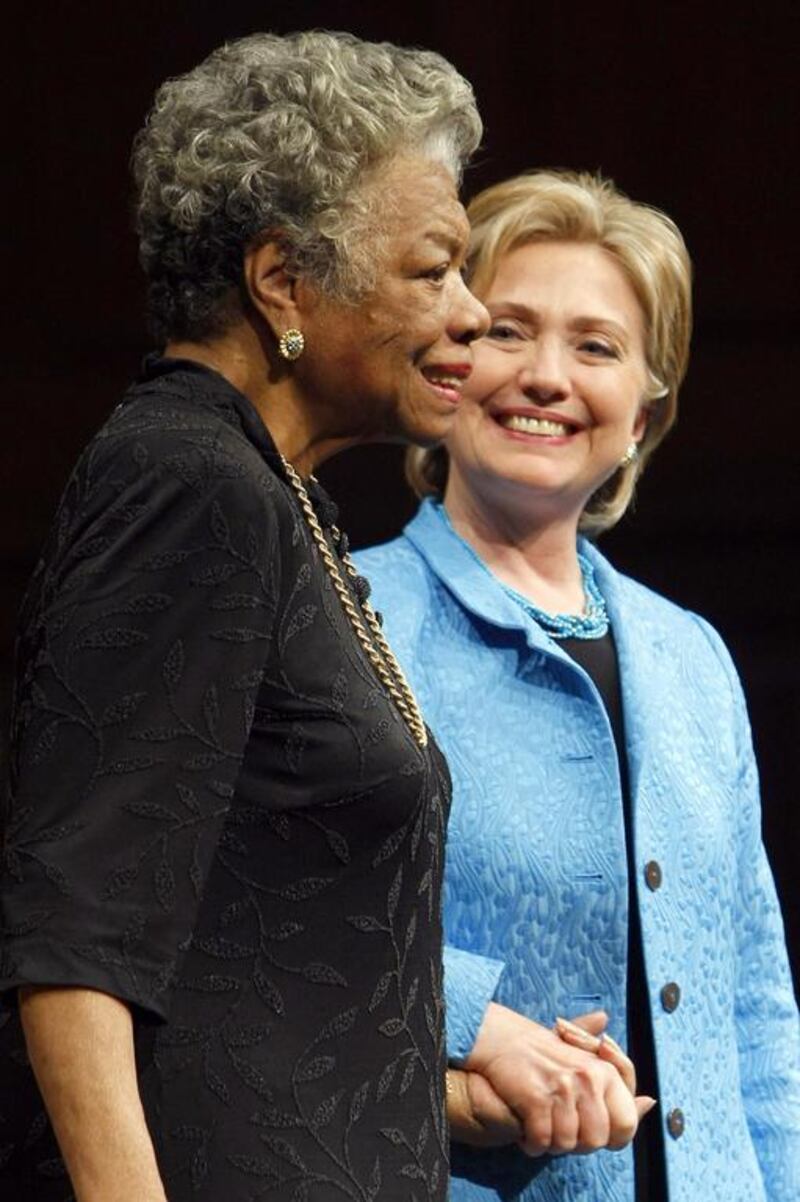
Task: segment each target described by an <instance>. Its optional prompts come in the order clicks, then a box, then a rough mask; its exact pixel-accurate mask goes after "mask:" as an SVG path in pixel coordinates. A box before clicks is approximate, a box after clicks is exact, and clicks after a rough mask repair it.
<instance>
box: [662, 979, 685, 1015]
mask: <svg viewBox="0 0 800 1202" xmlns="http://www.w3.org/2000/svg"><path fill="white" fill-rule="evenodd" d="M680 1000H681V987H680V985H676V984H675V982H674V981H669V982H668V984H666V985H664V987H663V988H662V990H661V1005H662V1006H663V1007H664V1009H665V1010H666V1012H667V1014H672V1011H673V1010H677V1009H678V1003H679V1002H680Z"/></svg>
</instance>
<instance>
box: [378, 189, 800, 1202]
mask: <svg viewBox="0 0 800 1202" xmlns="http://www.w3.org/2000/svg"><path fill="white" fill-rule="evenodd" d="M470 217H471V220H472V223H473V242H472V249H471V255H470V259H469V278H470V280H471V283H472V286H473V288H474V289H475V291H476V294H477V295H478V296H480V297H481V299H483V301H484V303H485V304H486V305H487V307H488V309H489V313H490V317H491V326H490V329H489V333H488V335H487V336H486V338H485V339H483V340H482V341H481V343H480V344H479V346H478V347H477V348H476V362H475V370H474V373H473V375H472V376H471V377H470V380H469V383H468V385H467V388H466V390H465V397H464V402H463V404H462V407H461V409H460V411H459V414H458V416H457V419H456V422H455V423H454V426H453V428H452V430H451V432H450V434H449V435H448V436H447V439H446V451H445V450H434V451H425V452H421V453H420V454H419V455H415V456H414V459H413V465H412V472H413V477H414V480H415V481H416V482H417V484H418V487H419V488H420V490H421V491H422V492H424V493H428V494H430V495H429V497H428V499H426V500H425V501H424V502H423V504H422V506H421V509H420V511H419V513H418V514H417V516H416V517H415V518H414V520H413V521H412V522H411V523H410V525H409V526H408V527H407V528H406V530H405V532H404V533H403V535H402V537H401V538H399V539H398V540H396V541H395V542H393V543H390V544H388V545H387V546H385V547H381V548H377V549H374V550H372V551H369V552H367V553H365V554H364V555H363V557H362V558H361V560H360V565H361V566H362V567H363V568H364V569H365V570H366V571H368V572H369V574H370V577H371V578H372V580H373V584H374V587H375V589H376V597H377V602H376V603H377V604H378V605H379V607H380V608H381V610H382V611H383V612H384V613H385V614H386V618H387V628H388V631H389V634H390V637H391V639H392V643H393V646H395V647H396V648H397V650H398V654H399V656H400V659H401V662H402V663H403V664H404V666H405V667H406V669H407V671H408V672H409V675H410V678H411V680H412V683H413V685H414V687H415V689H416V691H417V695H418V696H419V697H420V698H421V700H422V703H423V705H424V707H425V711H426V713H427V714H428V715H429V719H430V721H431V723H432V725H433V728H434V729H435V731H436V732H437V736H438V737H439V739H440V741H441V743H442V746H443V747H444V749H445V750H446V753H447V755H448V759H449V762H450V766H451V771H452V773H453V778H454V806H453V814H452V817H451V825H450V833H449V838H448V857H447V875H446V894H445V897H446V900H445V925H446V934H447V936H448V941H449V944H450V947H449V949H448V952H447V953H446V960H445V965H446V972H445V976H446V986H447V988H446V993H447V1002H448V1011H447V1014H448V1046H449V1055H450V1058H451V1061H452V1062H453V1063H455V1064H461V1065H465V1066H466V1067H467V1068H470V1069H473V1070H476V1071H477V1072H479V1073H481V1074H484V1076H485V1078H486V1080H487V1081H488V1083H489V1084H491V1086H492V1087H493V1089H494V1090H495V1091H496V1094H497V1095H499V1097H500V1098H501V1099H502V1100H504V1101H505V1102H507V1103H508V1105H509V1106H510V1108H511V1109H512V1110H513V1111H514V1113H515V1114H516V1115H517V1117H518V1118H519V1120H520V1129H519V1132H517V1133H515V1132H514V1130H513V1124H508V1127H509V1132H508V1133H507V1134H506V1135H505V1137H503V1133H502V1122H501V1123H500V1125H499V1126H498V1128H497V1129H496V1131H495V1135H496V1137H497V1141H498V1142H501V1141H502V1140H503V1138H505V1140H506V1141H508V1140H509V1139H510V1138H512V1137H513V1135H514V1134H518V1135H519V1136H521V1137H522V1138H523V1139H524V1141H525V1147H526V1150H527V1151H528V1152H529V1153H536V1152H538V1153H548V1152H549V1153H569V1152H572V1151H574V1150H576V1149H577V1150H581V1151H589V1150H591V1149H593V1148H595V1149H597V1148H600V1147H601V1146H602V1145H604V1144H606V1143H607V1142H608V1140H607V1136H608V1132H609V1123H608V1116H607V1115H606V1114H605V1111H604V1108H603V1106H599V1107H598V1098H597V1090H596V1086H593V1085H590V1086H589V1087H588V1088H587V1078H586V1076H585V1074H582V1073H576V1072H575V1071H573V1069H572V1068H571V1067H570V1066H569V1065H567V1066H565V1065H564V1064H563V1062H561V1061H559V1057H558V1054H557V1052H556V1051H555V1050H554V1047H553V1044H554V1040H555V1033H554V1032H553V1030H552V1029H551V1028H552V1025H553V1023H554V1020H555V1021H556V1027H557V1029H558V1031H559V1032H560V1034H561V1035H562V1036H563V1037H564V1038H565V1039H568V1040H570V1041H571V1042H572V1043H574V1044H575V1045H576V1046H580V1047H582V1048H583V1049H584V1050H585V1051H588V1052H591V1051H592V1050H594V1051H595V1052H596V1053H597V1054H598V1055H599V1056H607V1055H608V1048H609V1046H611V1047H612V1048H613V1046H614V1045H613V1042H612V1043H611V1044H610V1045H609V1042H608V1040H607V1039H605V1040H603V1041H600V1040H598V1038H597V1036H598V1034H599V1033H600V1032H601V1030H602V1026H603V1022H604V1015H603V1014H602V1013H594V1014H592V1015H590V1016H589V1017H588V1018H585V1019H581V1023H580V1024H579V1025H578V1026H577V1027H576V1026H572V1027H570V1026H569V1024H566V1023H564V1022H563V1021H562V1016H565V1015H576V1014H581V1013H582V1012H584V1011H595V1012H597V1011H604V1012H605V1014H606V1015H607V1016H609V1017H610V1030H611V1031H612V1032H613V1033H614V1034H615V1035H616V1036H617V1038H618V1039H620V1040H622V1041H623V1042H625V1043H626V1044H627V1047H628V1050H629V1052H630V1054H631V1056H632V1058H633V1060H634V1062H635V1064H636V1066H637V1069H638V1074H639V1088H640V1089H641V1090H643V1092H644V1094H652V1095H653V1096H657V1097H658V1098H659V1101H660V1107H659V1110H658V1111H656V1112H655V1113H654V1114H653V1115H651V1116H650V1117H649V1118H648V1119H646V1120H645V1122H644V1124H643V1127H642V1130H641V1131H640V1133H639V1135H638V1136H637V1139H636V1141H635V1145H634V1147H635V1149H636V1156H635V1159H634V1157H633V1156H632V1155H631V1154H630V1152H623V1153H617V1154H615V1155H611V1154H609V1152H608V1151H603V1150H600V1151H597V1152H595V1154H594V1155H591V1156H582V1157H577V1156H574V1155H560V1156H551V1155H544V1156H541V1157H540V1158H538V1159H533V1160H531V1159H526V1158H525V1157H524V1156H523V1155H522V1153H521V1151H520V1150H519V1149H518V1148H516V1147H506V1148H497V1149H495V1150H492V1151H476V1150H474V1149H470V1148H467V1147H464V1146H459V1145H456V1146H455V1147H454V1161H453V1172H454V1180H453V1184H452V1192H451V1196H452V1198H453V1199H454V1200H458V1202H467V1200H468V1199H475V1200H477V1199H479V1198H480V1199H490V1198H503V1199H512V1198H514V1199H525V1200H526V1202H545V1200H547V1202H555V1199H559V1200H560V1199H563V1200H564V1202H567V1200H568V1202H579V1200H580V1202H584V1200H586V1202H588V1200H589V1199H591V1200H592V1202H595V1200H597V1202H599V1200H600V1199H602V1200H603V1202H632V1199H634V1198H637V1199H647V1200H648V1202H656V1200H661V1199H665V1198H667V1197H668V1198H669V1199H670V1200H671V1202H698V1199H711V1198H718V1199H724V1200H725V1202H756V1200H758V1202H766V1200H767V1199H769V1202H789V1200H790V1199H796V1198H798V1197H800V1064H799V1063H798V1037H797V1036H798V1032H797V1011H796V1007H795V1003H794V999H793V996H792V989H791V983H790V977H789V973H788V969H787V962H786V954H785V948H784V942H783V934H782V927H781V919H780V913H779V909H778V905H777V902H776V898H775V894H774V889H773V885H772V880H771V877H770V873H769V869H768V866H767V863H766V859H765V856H764V850H763V847H762V845H761V840H760V834H759V803H758V792H757V783H756V772H755V766H754V762H753V753H752V748H751V742H750V735H749V730H748V724H747V717H746V713H745V707H744V702H743V699H742V694H741V689H740V686H739V682H738V679H737V677H736V673H735V670H734V668H733V666H732V664H731V661H730V658H729V656H728V653H727V652H726V650H725V648H724V646H723V645H722V643H721V641H720V639H719V637H718V636H717V635H716V634H715V632H714V631H713V630H712V629H711V628H710V627H709V626H708V625H707V624H706V623H705V622H704V621H703V620H702V619H700V618H698V617H696V616H695V615H694V614H690V613H687V612H686V611H684V610H681V609H679V608H678V607H677V606H675V605H673V604H671V603H670V602H669V601H667V600H665V599H664V598H662V597H659V596H656V595H655V594H653V593H652V592H650V591H649V590H648V589H646V588H643V587H642V586H641V585H639V584H637V583H635V582H634V581H632V580H630V579H627V578H626V577H624V576H621V575H620V574H619V573H618V572H616V571H615V570H614V569H613V567H612V566H611V565H610V564H609V563H608V561H607V560H606V559H604V558H603V557H602V556H601V555H600V554H599V552H598V551H597V550H596V549H595V546H594V544H593V542H592V541H590V539H591V537H592V536H595V535H597V534H599V533H600V532H601V531H602V530H604V529H606V528H608V527H609V526H611V525H612V524H613V523H614V522H615V521H617V520H618V519H619V517H620V516H621V515H622V513H623V512H624V511H625V508H626V506H627V505H628V503H629V501H630V498H631V494H632V492H633V487H634V483H635V481H636V479H637V478H638V476H639V475H640V473H641V471H642V469H643V467H644V465H645V463H646V461H647V459H648V458H649V456H650V455H651V454H652V452H653V451H654V450H655V448H656V447H657V446H658V444H659V443H660V442H661V440H662V438H663V437H664V435H665V433H666V432H667V430H668V429H669V428H670V426H671V425H672V423H673V420H674V417H675V407H676V397H677V392H678V387H679V385H680V382H681V379H682V376H683V373H684V369H685V364H686V359H687V350H688V339H689V321H690V316H689V315H690V308H689V306H690V291H689V290H690V268H689V261H688V257H687V254H686V250H685V247H684V244H683V241H682V239H681V237H680V234H679V232H678V230H677V229H676V228H675V226H674V225H673V223H672V222H671V221H670V220H669V219H668V218H666V217H665V216H664V215H663V214H661V213H659V212H657V211H655V210H653V209H650V208H648V207H646V206H644V205H640V204H635V203H633V202H631V201H630V200H629V199H628V198H626V197H625V196H623V195H622V194H621V193H619V192H618V191H617V190H616V189H615V188H614V187H613V186H612V185H611V184H610V183H608V182H606V181H603V180H601V179H598V178H595V177H592V176H587V175H577V174H571V173H551V172H539V173H534V174H530V175H525V176H521V177H519V178H517V179H512V180H510V181H508V182H506V183H503V184H500V185H498V186H497V187H494V188H490V189H489V190H488V191H486V192H484V193H483V194H482V195H481V196H479V197H478V198H477V199H476V200H475V201H474V203H473V204H472V206H471V209H470ZM474 1080H475V1081H476V1082H478V1081H480V1080H481V1078H475V1079H474ZM461 1084H462V1087H463V1082H462V1083H461ZM612 1142H618V1141H612Z"/></svg>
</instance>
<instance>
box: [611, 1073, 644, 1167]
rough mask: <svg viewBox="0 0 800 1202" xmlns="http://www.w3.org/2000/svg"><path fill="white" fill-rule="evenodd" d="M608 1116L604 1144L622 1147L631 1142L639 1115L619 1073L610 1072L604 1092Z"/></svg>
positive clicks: (637, 1124)
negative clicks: (606, 1136)
mask: <svg viewBox="0 0 800 1202" xmlns="http://www.w3.org/2000/svg"><path fill="white" fill-rule="evenodd" d="M605 1102H606V1107H607V1109H608V1116H609V1133H608V1141H607V1144H606V1146H607V1147H609V1148H614V1149H616V1148H624V1147H627V1145H628V1144H629V1143H630V1142H631V1140H632V1139H633V1137H634V1135H635V1134H636V1128H637V1127H638V1126H639V1115H638V1110H637V1106H636V1103H635V1101H634V1099H633V1095H632V1094H631V1092H630V1090H629V1089H628V1087H627V1085H625V1083H624V1082H623V1080H622V1077H621V1076H620V1074H619V1073H616V1072H615V1073H612V1074H611V1077H610V1079H609V1084H608V1089H607V1090H606V1094H605Z"/></svg>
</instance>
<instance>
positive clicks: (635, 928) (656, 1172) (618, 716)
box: [559, 631, 668, 1202]
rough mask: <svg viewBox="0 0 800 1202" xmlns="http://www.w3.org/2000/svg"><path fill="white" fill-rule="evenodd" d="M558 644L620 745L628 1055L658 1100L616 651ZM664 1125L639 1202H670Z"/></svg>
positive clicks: (650, 1130) (652, 1147) (645, 1089)
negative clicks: (589, 683) (586, 680)
mask: <svg viewBox="0 0 800 1202" xmlns="http://www.w3.org/2000/svg"><path fill="white" fill-rule="evenodd" d="M559 645H560V646H561V647H563V649H564V651H566V653H567V654H568V655H569V656H570V657H571V658H572V659H574V660H575V662H576V663H578V664H580V666H581V667H582V668H583V670H584V671H585V672H586V673H587V674H588V675H589V676H590V677H591V678H592V680H593V681H594V684H595V686H596V688H597V691H598V693H599V694H600V696H601V698H602V699H603V703H604V705H605V707H606V712H607V714H608V720H609V722H610V724H611V730H612V733H613V735H614V742H615V743H616V747H617V758H618V760H619V771H620V787H621V789H622V805H623V812H624V818H625V844H626V850H627V856H628V881H629V907H628V913H629V924H628V982H627V1004H628V1055H629V1056H630V1058H631V1060H632V1061H633V1063H634V1064H635V1066H636V1076H637V1088H638V1091H639V1093H640V1094H648V1095H649V1096H650V1097H652V1098H657V1097H658V1072H657V1067H656V1055H655V1045H654V1042H653V1025H652V1016H651V1013H650V999H649V992H648V988H647V978H646V976H645V970H644V947H643V944H642V927H641V922H640V919H639V899H638V897H637V885H638V884H639V881H640V878H641V873H642V871H643V868H642V867H640V866H638V865H637V864H636V862H635V859H634V854H633V847H634V843H633V814H632V807H631V797H630V786H629V780H628V757H627V754H626V751H625V731H624V716H623V710H622V694H621V690H620V683H619V665H618V662H617V652H616V648H615V646H614V640H613V638H612V635H611V632H610V631H609V632H608V633H607V634H605V635H604V636H603V638H600V639H560V640H559ZM662 1121H663V1120H662V1117H661V1115H660V1114H659V1111H658V1108H656V1110H655V1111H652V1112H651V1113H650V1115H648V1116H647V1117H646V1118H645V1119H644V1120H643V1121H642V1125H641V1127H640V1129H639V1131H638V1133H637V1135H636V1138H635V1140H634V1144H633V1156H634V1165H635V1171H636V1202H667V1199H668V1194H667V1183H666V1175H665V1162H664V1137H663V1133H662V1129H661V1123H662Z"/></svg>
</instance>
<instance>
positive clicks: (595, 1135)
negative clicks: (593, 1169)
mask: <svg viewBox="0 0 800 1202" xmlns="http://www.w3.org/2000/svg"><path fill="white" fill-rule="evenodd" d="M598 1068H599V1066H598ZM605 1072H606V1073H608V1070H607V1069H606V1070H605ZM605 1087H606V1082H605V1081H604V1080H603V1078H602V1076H601V1075H600V1074H599V1073H597V1072H594V1071H592V1072H589V1071H586V1072H584V1073H582V1074H581V1080H580V1091H579V1094H578V1100H577V1111H578V1120H579V1123H578V1135H577V1140H576V1144H575V1150H576V1151H580V1152H596V1151H597V1149H598V1148H605V1147H606V1145H607V1144H608V1140H609V1137H610V1134H611V1116H610V1114H609V1110H608V1103H607V1101H606V1096H605Z"/></svg>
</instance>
